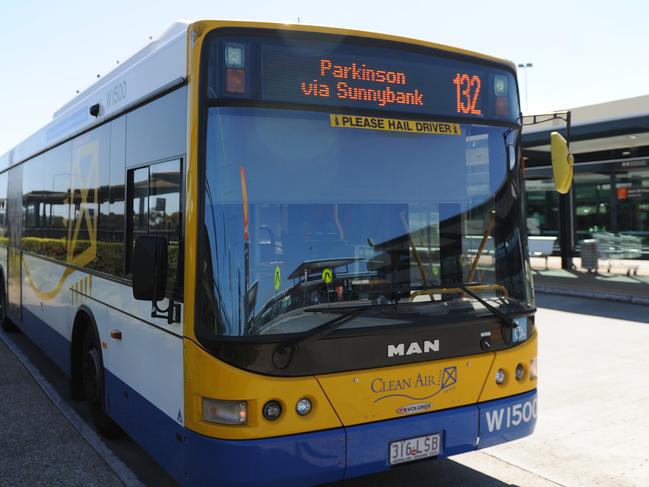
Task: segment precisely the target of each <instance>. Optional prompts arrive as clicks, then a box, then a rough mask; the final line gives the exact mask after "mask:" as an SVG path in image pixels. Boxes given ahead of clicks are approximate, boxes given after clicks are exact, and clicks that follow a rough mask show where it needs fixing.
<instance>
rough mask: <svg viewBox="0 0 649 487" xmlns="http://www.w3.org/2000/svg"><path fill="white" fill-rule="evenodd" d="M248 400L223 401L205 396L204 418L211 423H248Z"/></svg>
mask: <svg viewBox="0 0 649 487" xmlns="http://www.w3.org/2000/svg"><path fill="white" fill-rule="evenodd" d="M247 411H248V403H247V402H246V401H222V400H220V399H209V398H207V397H204V398H203V419H204V420H205V421H209V422H210V423H220V424H246V423H247V422H248V413H247Z"/></svg>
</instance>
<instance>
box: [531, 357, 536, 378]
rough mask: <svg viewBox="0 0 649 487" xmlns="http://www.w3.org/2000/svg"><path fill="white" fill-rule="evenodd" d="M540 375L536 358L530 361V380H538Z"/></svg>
mask: <svg viewBox="0 0 649 487" xmlns="http://www.w3.org/2000/svg"><path fill="white" fill-rule="evenodd" d="M537 373H538V362H537V359H536V357H534V358H533V359H532V360H530V379H536V375H537Z"/></svg>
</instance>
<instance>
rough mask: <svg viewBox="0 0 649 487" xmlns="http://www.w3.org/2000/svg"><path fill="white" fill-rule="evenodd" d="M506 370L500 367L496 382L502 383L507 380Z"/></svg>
mask: <svg viewBox="0 0 649 487" xmlns="http://www.w3.org/2000/svg"><path fill="white" fill-rule="evenodd" d="M505 377H506V376H505V371H504V370H503V369H498V372H496V384H502V383H503V382H505Z"/></svg>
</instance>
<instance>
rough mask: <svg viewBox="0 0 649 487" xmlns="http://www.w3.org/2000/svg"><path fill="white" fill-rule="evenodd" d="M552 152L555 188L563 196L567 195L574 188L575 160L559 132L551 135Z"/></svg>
mask: <svg viewBox="0 0 649 487" xmlns="http://www.w3.org/2000/svg"><path fill="white" fill-rule="evenodd" d="M550 144H551V152H552V176H553V178H554V187H555V188H556V190H557V191H558V192H559V193H561V194H566V193H567V192H568V191H570V186H572V172H573V166H574V163H575V158H574V157H573V156H572V154H571V153H570V150H569V149H568V142H566V139H564V138H563V136H562V135H561V134H560V133H559V132H552V133H551V134H550Z"/></svg>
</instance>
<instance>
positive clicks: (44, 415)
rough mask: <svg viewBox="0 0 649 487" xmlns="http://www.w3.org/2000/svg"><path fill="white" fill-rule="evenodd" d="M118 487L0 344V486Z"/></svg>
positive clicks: (11, 355) (113, 477) (95, 453)
mask: <svg viewBox="0 0 649 487" xmlns="http://www.w3.org/2000/svg"><path fill="white" fill-rule="evenodd" d="M23 485H24V486H36V485H39V486H40V485H43V486H50V485H52V486H61V487H62V486H88V487H91V486H102V487H104V486H105V487H110V486H116V487H117V486H123V484H122V482H121V481H120V480H119V479H118V477H117V476H116V475H115V473H114V472H113V471H112V470H111V469H110V468H109V467H108V465H107V464H106V462H105V461H104V460H103V459H102V457H100V456H99V455H98V454H97V452H96V451H95V450H94V449H93V448H92V447H91V446H90V444H89V443H88V442H87V441H86V440H85V439H84V438H83V437H82V436H81V435H80V434H79V432H78V431H77V430H76V429H75V428H74V427H73V426H72V424H71V423H70V422H69V421H68V420H67V419H66V418H65V416H64V415H63V414H61V411H60V410H59V409H58V408H57V407H56V406H55V405H54V403H53V402H52V401H51V400H50V398H49V397H48V396H47V395H46V394H45V392H44V391H43V390H42V389H41V388H40V387H39V386H38V385H37V383H36V382H35V381H34V379H33V377H32V376H31V375H30V374H29V373H28V372H27V370H26V369H25V368H24V367H23V366H22V364H21V363H20V362H19V361H18V359H17V358H16V356H15V355H14V354H13V353H12V352H11V351H10V350H9V349H8V348H7V346H6V345H5V344H4V343H3V342H2V341H0V486H12V487H13V486H23Z"/></svg>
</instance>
